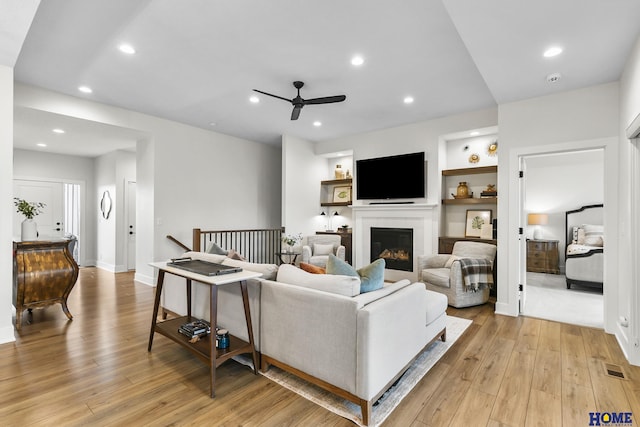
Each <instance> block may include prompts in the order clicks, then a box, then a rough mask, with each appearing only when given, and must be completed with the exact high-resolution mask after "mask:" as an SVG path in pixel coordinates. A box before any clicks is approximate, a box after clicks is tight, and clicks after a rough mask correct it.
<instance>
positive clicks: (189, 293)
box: [187, 279, 191, 322]
mask: <svg viewBox="0 0 640 427" xmlns="http://www.w3.org/2000/svg"><path fill="white" fill-rule="evenodd" d="M187 318H188V319H189V322H191V279H187Z"/></svg>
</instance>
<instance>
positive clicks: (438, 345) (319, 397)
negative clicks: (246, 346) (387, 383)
mask: <svg viewBox="0 0 640 427" xmlns="http://www.w3.org/2000/svg"><path fill="white" fill-rule="evenodd" d="M471 323H472V321H471V320H468V319H461V318H459V317H453V316H449V317H448V319H447V341H446V342H442V341H441V340H437V341H436V342H434V343H433V344H431V345H430V346H429V347H428V348H427V349H426V350H425V351H423V352H422V353H421V354H420V356H418V358H417V359H416V360H415V362H414V363H413V364H412V365H411V366H410V367H409V369H407V371H406V372H405V373H404V375H403V376H402V377H401V378H400V379H399V380H398V381H397V382H396V383H395V384H394V385H393V386H392V387H391V388H390V389H389V390H387V392H386V393H385V394H384V395H383V396H382V397H381V398H380V399H379V400H378V402H376V404H375V405H374V406H373V410H372V414H371V419H370V421H369V426H377V425H380V424H382V422H383V421H384V420H385V419H386V418H387V417H388V416H389V414H391V412H392V411H393V410H394V409H395V407H396V406H398V404H399V403H400V402H401V401H402V399H404V397H405V396H406V395H407V394H409V392H410V391H411V390H412V389H413V387H414V386H415V385H416V384H417V383H418V382H419V381H420V380H421V379H422V377H424V375H425V374H426V373H427V372H428V371H429V369H431V368H432V367H433V365H435V364H436V362H437V361H438V360H439V359H440V358H441V357H442V356H443V355H444V354H445V353H446V351H447V350H448V349H449V348H450V347H451V346H452V345H453V344H454V343H455V342H456V340H457V339H458V338H460V336H461V335H462V333H463V332H464V331H465V330H466V329H467V328H468V327H469V325H471ZM238 361H239V362H241V363H244V361H242V360H238ZM247 362H249V361H248V360H247ZM249 363H250V362H249ZM260 373H261V374H262V375H264V376H265V377H267V378H269V379H270V380H272V381H274V382H276V383H278V384H280V385H281V386H283V387H285V388H288V389H289V390H291V391H293V392H294V393H296V394H299V395H300V396H302V397H304V398H305V399H308V400H310V401H312V402H313V403H315V404H317V405H320V406H322V407H324V408H326V409H328V410H329V411H331V412H333V413H335V414H337V415H340V416H341V417H344V418H346V419H348V420H351V421H353V422H354V423H355V424H357V425H360V426H362V425H363V424H362V418H361V411H360V406H359V405H356V404H354V403H352V402H349V401H348V400H345V399H342V398H340V397H338V396H336V395H335V394H333V393H329V392H328V391H325V390H323V389H321V388H320V387H317V386H315V385H313V384H310V383H308V382H307V381H305V380H302V379H300V378H298V377H296V376H295V375H292V374H289V373H287V372H285V371H283V370H281V369H278V368H276V367H275V366H271V367H270V368H269V370H268V371H267V372H260Z"/></svg>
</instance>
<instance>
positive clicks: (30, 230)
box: [20, 218, 38, 242]
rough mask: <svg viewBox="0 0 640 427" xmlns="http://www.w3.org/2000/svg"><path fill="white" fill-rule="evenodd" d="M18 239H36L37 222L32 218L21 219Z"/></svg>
mask: <svg viewBox="0 0 640 427" xmlns="http://www.w3.org/2000/svg"><path fill="white" fill-rule="evenodd" d="M20 239H21V240H22V241H23V242H24V241H28V240H37V239H38V224H36V222H35V221H34V220H33V218H27V219H25V220H24V221H22V226H21V229H20Z"/></svg>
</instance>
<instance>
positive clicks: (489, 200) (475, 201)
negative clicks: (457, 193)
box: [442, 197, 498, 205]
mask: <svg viewBox="0 0 640 427" xmlns="http://www.w3.org/2000/svg"><path fill="white" fill-rule="evenodd" d="M495 203H498V198H497V197H470V198H468V199H443V200H442V204H444V205H479V204H495Z"/></svg>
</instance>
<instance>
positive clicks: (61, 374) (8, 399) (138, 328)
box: [0, 268, 640, 427]
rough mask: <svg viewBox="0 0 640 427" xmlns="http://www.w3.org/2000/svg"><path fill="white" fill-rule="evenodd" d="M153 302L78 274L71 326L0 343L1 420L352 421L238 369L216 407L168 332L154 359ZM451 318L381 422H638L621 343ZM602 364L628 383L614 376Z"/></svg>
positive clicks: (54, 324) (121, 281)
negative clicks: (444, 341) (597, 415)
mask: <svg viewBox="0 0 640 427" xmlns="http://www.w3.org/2000/svg"><path fill="white" fill-rule="evenodd" d="M152 300H153V288H151V287H148V286H145V285H141V284H136V283H134V282H133V275H132V274H130V273H121V274H115V275H114V274H111V273H108V272H105V271H102V270H99V269H95V268H83V269H81V272H80V279H79V280H78V283H77V284H76V287H75V288H74V290H73V292H72V293H71V297H70V299H69V308H70V310H71V313H72V314H73V315H74V320H73V321H70V322H68V321H67V320H66V317H65V316H64V314H63V313H62V310H61V309H60V307H59V306H53V307H48V308H45V309H39V310H34V315H33V323H32V324H30V325H24V326H23V329H22V332H21V333H20V335H19V336H17V340H16V342H15V343H7V344H2V345H0V389H1V390H2V393H1V394H0V425H3V426H31V425H38V426H39V425H56V426H75V425H91V426H102V425H105V426H106V425H108V426H114V425H117V426H120V425H127V426H137V425H152V426H156V425H157V426H168V425H202V426H204V425H207V426H209V425H228V426H238V425H243V426H257V425H260V426H281V425H296V426H298V425H299V426H319V425H321V426H352V425H353V424H352V423H350V422H349V421H346V420H344V419H342V418H341V417H338V416H337V415H334V414H332V413H330V412H329V411H327V410H325V409H323V408H321V407H319V406H317V405H315V404H313V403H311V402H309V401H307V400H305V399H304V398H301V397H299V396H297V395H296V394H294V393H292V392H290V391H288V390H286V389H284V388H282V387H280V386H278V385H276V384H274V383H272V382H271V381H269V380H267V379H266V378H264V377H262V376H260V375H257V376H256V375H253V373H252V372H251V371H250V370H249V369H248V368H246V367H244V366H241V365H239V364H237V363H235V362H233V361H229V362H227V363H225V364H223V365H222V366H221V367H220V368H219V369H218V375H217V390H216V394H217V397H216V398H215V399H210V398H209V397H208V372H207V368H206V366H205V365H204V364H202V363H200V362H199V361H198V360H197V359H195V358H194V356H192V355H191V354H189V353H188V352H187V351H185V350H184V349H182V348H180V347H179V346H177V345H175V344H173V343H172V342H170V341H169V340H168V339H166V338H164V337H161V336H156V338H155V339H154V347H153V351H152V352H151V353H148V352H147V339H148V334H149V326H150V321H151V319H150V317H151V309H152ZM449 314H450V315H455V316H459V317H465V318H469V319H472V320H473V324H472V325H471V326H470V327H469V329H468V330H467V331H466V332H465V334H464V335H463V336H462V337H461V338H460V339H459V340H458V342H457V343H456V344H455V345H454V346H453V347H452V348H451V349H450V350H449V352H448V353H447V354H445V356H444V357H443V358H442V359H441V360H440V361H439V362H438V363H437V364H436V365H435V366H434V367H433V368H432V369H431V371H430V372H429V373H428V374H427V375H426V376H425V377H424V378H423V380H422V381H421V382H420V383H419V384H418V385H417V386H416V388H415V389H414V390H413V391H412V392H411V393H410V395H409V396H408V397H407V398H406V399H405V400H404V401H403V402H402V403H401V404H400V406H399V407H398V408H397V409H396V410H395V411H394V413H393V414H392V415H391V416H390V417H389V419H387V421H386V422H385V425H386V426H415V427H418V426H447V425H449V426H492V427H493V426H538V425H539V426H556V425H557V426H561V425H563V426H583V425H584V426H586V425H588V424H589V418H588V417H589V412H590V411H602V412H621V411H632V412H633V416H634V418H633V419H634V421H635V423H640V368H638V367H634V366H630V365H629V364H628V363H626V361H625V359H624V357H623V355H622V354H621V352H620V350H619V348H618V346H617V344H616V342H615V339H614V338H613V337H612V336H610V335H607V334H605V333H604V332H602V331H600V330H595V329H589V328H583V327H577V326H571V325H565V324H560V323H555V322H549V321H544V320H539V319H533V318H524V317H519V318H511V317H504V316H498V315H495V314H493V306H492V304H486V305H484V306H480V307H473V308H468V309H464V310H456V309H452V308H450V309H449ZM25 317H26V316H25ZM605 361H606V362H609V363H613V364H617V365H620V366H622V368H623V369H624V371H625V374H626V375H627V377H628V379H626V380H620V379H616V378H612V377H609V376H606V375H605V370H604V368H603V362H605Z"/></svg>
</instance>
